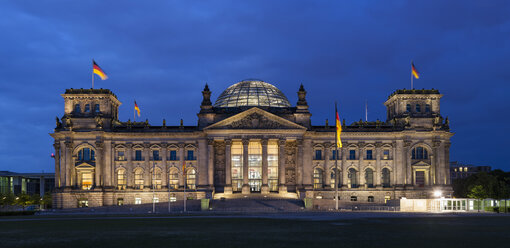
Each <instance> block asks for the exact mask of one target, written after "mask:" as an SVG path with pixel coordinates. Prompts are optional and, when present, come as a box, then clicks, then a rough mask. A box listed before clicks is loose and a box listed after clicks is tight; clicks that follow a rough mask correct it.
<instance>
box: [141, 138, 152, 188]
mask: <svg viewBox="0 0 510 248" xmlns="http://www.w3.org/2000/svg"><path fill="white" fill-rule="evenodd" d="M149 147H150V144H144V146H143V156H144V158H143V159H144V166H143V167H144V172H145V173H144V175H143V184H144V185H143V187H144V188H148V189H151V188H152V164H150V161H149V159H150V148H149Z"/></svg>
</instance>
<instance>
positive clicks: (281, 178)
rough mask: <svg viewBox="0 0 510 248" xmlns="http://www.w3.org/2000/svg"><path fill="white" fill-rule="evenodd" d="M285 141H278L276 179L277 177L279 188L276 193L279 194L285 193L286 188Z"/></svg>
mask: <svg viewBox="0 0 510 248" xmlns="http://www.w3.org/2000/svg"><path fill="white" fill-rule="evenodd" d="M285 143H286V141H285V139H280V140H279V141H278V149H279V153H278V169H279V170H278V177H279V181H280V182H279V184H280V185H279V186H278V191H279V193H280V194H286V193H287V186H285Z"/></svg>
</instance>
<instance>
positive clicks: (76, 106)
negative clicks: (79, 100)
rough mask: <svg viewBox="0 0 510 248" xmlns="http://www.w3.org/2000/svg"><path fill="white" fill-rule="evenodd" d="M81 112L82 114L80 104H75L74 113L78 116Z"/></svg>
mask: <svg viewBox="0 0 510 248" xmlns="http://www.w3.org/2000/svg"><path fill="white" fill-rule="evenodd" d="M80 112H81V110H80V104H75V105H74V113H76V114H78V113H80Z"/></svg>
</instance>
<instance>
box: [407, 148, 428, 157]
mask: <svg viewBox="0 0 510 248" xmlns="http://www.w3.org/2000/svg"><path fill="white" fill-rule="evenodd" d="M411 157H412V159H428V158H429V154H428V151H427V148H425V147H421V146H418V147H415V148H413V150H412V151H411Z"/></svg>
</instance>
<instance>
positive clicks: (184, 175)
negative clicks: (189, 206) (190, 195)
mask: <svg viewBox="0 0 510 248" xmlns="http://www.w3.org/2000/svg"><path fill="white" fill-rule="evenodd" d="M183 159H184V158H183ZM182 169H183V170H182V177H183V179H184V203H183V204H184V212H186V172H185V171H186V162H184V168H182Z"/></svg>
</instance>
